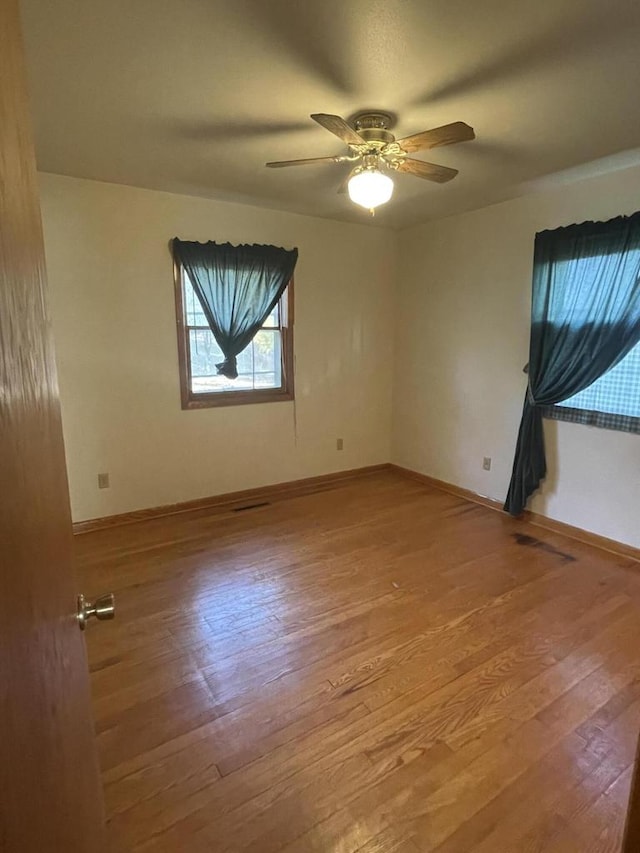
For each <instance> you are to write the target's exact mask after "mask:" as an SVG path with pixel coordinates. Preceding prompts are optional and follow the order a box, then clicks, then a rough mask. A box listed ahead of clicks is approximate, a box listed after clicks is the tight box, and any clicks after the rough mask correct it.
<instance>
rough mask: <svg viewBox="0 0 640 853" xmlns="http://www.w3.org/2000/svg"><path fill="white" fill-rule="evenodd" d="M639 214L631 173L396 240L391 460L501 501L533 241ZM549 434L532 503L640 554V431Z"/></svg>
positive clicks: (516, 411) (516, 404)
mask: <svg viewBox="0 0 640 853" xmlns="http://www.w3.org/2000/svg"><path fill="white" fill-rule="evenodd" d="M639 208H640V168H633V169H627V170H624V171H619V172H616V173H612V174H609V175H603V176H600V177H597V178H591V179H589V180H583V181H580V182H579V183H572V184H568V185H565V186H561V187H558V188H556V189H547V190H546V191H544V192H539V193H536V194H532V195H528V196H526V197H523V198H520V199H516V200H514V201H509V202H505V203H503V204H499V205H495V206H492V207H488V208H485V209H483V210H478V211H474V212H472V213H467V214H464V215H460V216H456V217H451V218H449V219H445V220H441V221H440V222H436V223H432V224H428V225H425V226H423V227H417V228H414V229H411V230H408V231H405V232H403V233H402V234H401V236H400V256H399V257H400V269H399V294H398V312H397V349H396V358H395V380H394V403H393V413H394V419H393V460H394V461H395V462H397V463H398V464H400V465H404V466H407V467H409V468H413V469H415V470H417V471H421V472H422V473H425V474H429V475H431V476H434V477H438V478H440V479H442V480H447V481H449V482H451V483H455V484H457V485H460V486H464V487H465V488H468V489H472V490H473V491H475V492H479V493H480V494H483V495H488V496H490V497H493V498H500V499H503V498H504V496H505V494H506V490H507V485H508V481H509V475H510V473H511V465H512V461H513V451H514V446H515V438H516V432H517V429H518V423H519V418H520V413H521V407H522V400H523V397H524V391H525V387H526V381H525V377H524V375H523V373H522V367H523V365H524V364H525V362H526V361H527V357H528V339H529V321H530V298H531V272H532V261H533V241H534V235H535V232H536V231H540V230H543V229H545V228H555V227H558V226H560V225H566V224H570V223H572V222H581V221H583V220H586V219H608V218H610V217H612V216H616V215H619V214H624V213H631V212H633V211H635V210H637V209H639ZM545 433H546V437H547V455H548V461H549V469H550V476H549V477H548V478H547V481H546V483H545V485H544V488H543V489H542V490H541V493H540V494H539V495H538V496H537V497H536V498H535V500H534V501H533V503H532V506H531V508H532V509H534V510H535V511H537V512H542V513H544V514H546V515H548V516H550V517H552V518H555V519H560V520H562V521H564V522H567V523H569V524H573V525H577V526H578V527H582V528H585V529H587V530H591V531H594V532H596V533H599V534H601V535H604V536H608V537H611V538H613V539H617V540H620V541H622V542H627V543H630V544H632V545H636V546H640V436H638V435H629V434H625V433H621V432H613V431H609V430H602V429H596V428H592V427H586V426H582V425H578V424H569V423H557V422H549V421H547V422H545ZM483 456H491V457H492V459H493V464H492V469H491V471H489V472H487V471H483V470H482V458H483Z"/></svg>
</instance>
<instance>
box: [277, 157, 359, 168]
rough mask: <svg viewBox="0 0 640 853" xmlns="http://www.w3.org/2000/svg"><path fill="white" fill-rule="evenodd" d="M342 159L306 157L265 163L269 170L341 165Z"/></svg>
mask: <svg viewBox="0 0 640 853" xmlns="http://www.w3.org/2000/svg"><path fill="white" fill-rule="evenodd" d="M341 162H342V157H307V158H306V159H305V160H277V161H276V162H275V163H266V164H265V165H267V166H268V167H269V168H270V169H281V168H282V167H283V166H310V165H312V164H313V163H341Z"/></svg>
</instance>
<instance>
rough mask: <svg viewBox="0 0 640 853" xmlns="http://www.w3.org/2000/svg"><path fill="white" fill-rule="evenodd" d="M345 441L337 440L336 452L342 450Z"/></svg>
mask: <svg viewBox="0 0 640 853" xmlns="http://www.w3.org/2000/svg"><path fill="white" fill-rule="evenodd" d="M343 447H344V441H343V440H342V439H341V438H336V450H342V448H343Z"/></svg>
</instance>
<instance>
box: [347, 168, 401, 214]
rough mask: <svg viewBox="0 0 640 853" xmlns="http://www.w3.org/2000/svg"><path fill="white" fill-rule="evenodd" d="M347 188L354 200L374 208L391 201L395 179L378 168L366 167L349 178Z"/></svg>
mask: <svg viewBox="0 0 640 853" xmlns="http://www.w3.org/2000/svg"><path fill="white" fill-rule="evenodd" d="M347 190H348V192H349V198H350V199H351V201H352V202H354V203H355V204H359V205H360V206H361V207H365V208H366V209H367V210H373V209H374V208H376V207H379V206H380V205H381V204H385V203H386V202H388V201H389V199H390V198H391V196H392V195H393V181H392V180H391V178H390V177H389V175H385V174H383V173H382V172H380V171H378V170H377V169H364V170H363V171H362V172H357V173H356V174H355V175H353V176H352V177H351V178H350V179H349V183H348V185H347Z"/></svg>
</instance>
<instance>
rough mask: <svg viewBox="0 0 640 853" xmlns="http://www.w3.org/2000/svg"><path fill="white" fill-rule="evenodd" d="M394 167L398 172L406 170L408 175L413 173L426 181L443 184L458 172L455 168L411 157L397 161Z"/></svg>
mask: <svg viewBox="0 0 640 853" xmlns="http://www.w3.org/2000/svg"><path fill="white" fill-rule="evenodd" d="M396 169H397V170H398V172H407V173H408V174H409V175H415V176H416V178H426V180H427V181H436V182H437V183H439V184H445V183H446V182H447V181H450V180H451V179H452V178H455V176H456V175H457V174H458V170H457V169H450V168H449V167H448V166H438V165H437V164H436V163H425V162H424V160H413V159H412V158H411V157H407V159H406V160H403V161H402V162H401V163H398V165H397V166H396Z"/></svg>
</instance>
